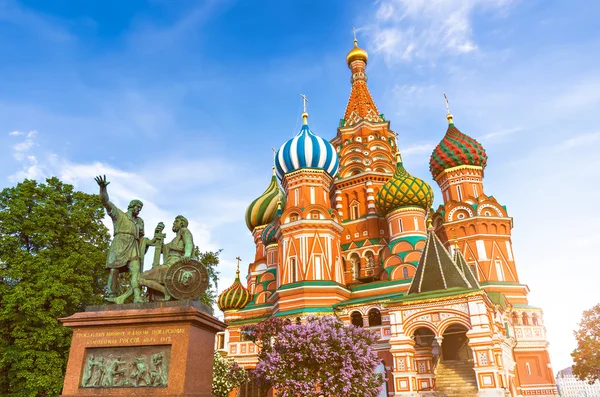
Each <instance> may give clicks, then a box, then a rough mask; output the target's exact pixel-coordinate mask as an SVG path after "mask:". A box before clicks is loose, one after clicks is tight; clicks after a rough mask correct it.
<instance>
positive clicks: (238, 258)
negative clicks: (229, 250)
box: [235, 256, 242, 270]
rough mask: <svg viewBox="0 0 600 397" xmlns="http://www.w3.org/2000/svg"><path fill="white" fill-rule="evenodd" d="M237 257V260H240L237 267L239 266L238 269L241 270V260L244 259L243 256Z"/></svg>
mask: <svg viewBox="0 0 600 397" xmlns="http://www.w3.org/2000/svg"><path fill="white" fill-rule="evenodd" d="M235 259H237V261H238V264H237V268H238V270H240V262H241V261H242V258H240V257H239V256H238V257H237V258H235Z"/></svg>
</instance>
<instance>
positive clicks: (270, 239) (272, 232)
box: [261, 202, 283, 246]
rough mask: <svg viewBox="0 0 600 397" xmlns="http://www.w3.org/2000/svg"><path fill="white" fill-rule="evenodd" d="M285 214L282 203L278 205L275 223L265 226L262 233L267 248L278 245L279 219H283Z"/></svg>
mask: <svg viewBox="0 0 600 397" xmlns="http://www.w3.org/2000/svg"><path fill="white" fill-rule="evenodd" d="M282 213H283V209H282V204H281V202H279V203H277V211H275V217H274V218H273V221H272V222H271V223H269V224H268V225H267V226H265V228H264V230H263V232H262V236H261V237H262V241H263V244H264V245H265V246H267V245H269V244H274V243H277V238H276V235H277V229H278V228H279V219H280V218H281V214H282Z"/></svg>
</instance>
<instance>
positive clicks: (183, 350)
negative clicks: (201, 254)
mask: <svg viewBox="0 0 600 397" xmlns="http://www.w3.org/2000/svg"><path fill="white" fill-rule="evenodd" d="M91 310H92V311H86V312H82V313H76V314H74V315H72V316H70V317H67V318H63V319H61V321H62V323H63V325H64V326H66V327H69V328H72V329H73V341H72V343H71V350H70V352H69V361H68V364H67V372H66V376H65V383H64V386H63V391H62V396H64V397H79V396H87V397H90V396H94V397H96V396H97V397H101V396H161V397H174V396H178V397H212V393H211V385H212V373H213V354H214V342H215V334H216V333H217V332H220V331H223V330H224V329H225V324H224V323H222V322H221V321H219V320H217V319H216V318H215V317H213V316H212V315H210V314H209V313H207V312H206V311H207V310H206V306H204V307H203V305H202V304H199V303H198V302H187V304H186V302H177V303H174V304H171V305H168V304H131V305H107V306H99V307H94V308H91ZM98 362H100V363H99V364H98Z"/></svg>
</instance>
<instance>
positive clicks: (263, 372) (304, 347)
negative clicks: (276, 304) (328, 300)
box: [243, 316, 384, 397]
mask: <svg viewBox="0 0 600 397" xmlns="http://www.w3.org/2000/svg"><path fill="white" fill-rule="evenodd" d="M243 332H245V333H246V334H247V335H249V337H250V338H251V339H255V340H256V342H257V344H259V346H260V348H261V352H260V354H259V362H258V364H257V366H256V369H255V372H254V373H255V374H256V376H258V377H259V378H262V379H263V380H264V381H266V383H267V384H270V385H272V386H273V387H275V388H276V389H277V391H278V393H279V394H278V396H281V397H296V396H303V397H319V396H325V397H330V396H345V397H376V396H377V395H378V394H379V392H380V391H381V386H382V384H383V381H384V379H383V377H382V375H381V374H376V373H375V369H376V367H377V365H378V364H379V362H380V359H379V358H378V356H377V353H376V352H375V351H374V349H373V346H374V345H375V343H376V341H377V336H376V335H375V334H374V333H373V332H372V331H370V330H367V329H363V328H359V327H355V326H353V325H346V324H344V323H343V322H341V321H340V320H338V319H337V318H335V317H333V316H324V317H315V316H311V317H309V318H308V319H307V321H306V323H301V324H294V323H291V322H286V321H285V320H281V319H278V318H272V319H268V320H265V321H264V322H262V323H260V324H258V325H257V326H249V327H245V328H244V329H243Z"/></svg>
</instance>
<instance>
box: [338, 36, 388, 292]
mask: <svg viewBox="0 0 600 397" xmlns="http://www.w3.org/2000/svg"><path fill="white" fill-rule="evenodd" d="M367 61H368V55H367V52H366V51H365V50H363V49H362V48H360V47H358V42H357V40H356V39H354V48H353V49H352V50H351V51H350V52H349V53H348V55H347V57H346V62H347V64H348V67H349V68H350V71H351V77H350V83H351V84H352V89H351V91H350V98H349V99H348V104H347V105H346V111H345V113H344V118H343V119H341V120H340V124H339V128H338V130H337V134H336V137H335V138H333V139H332V140H331V144H332V145H333V146H334V147H335V149H336V152H337V153H338V156H339V159H340V171H339V175H338V177H337V179H336V180H335V190H334V195H333V200H334V203H335V210H336V212H337V214H338V216H339V217H340V219H341V222H342V225H343V226H344V230H343V232H342V249H343V257H344V262H345V269H344V277H345V281H346V283H347V284H352V283H357V282H361V281H363V282H364V281H373V280H378V279H380V277H381V275H382V274H381V273H382V271H383V264H382V262H383V255H384V253H383V250H384V249H385V248H386V246H387V243H388V242H389V233H388V226H387V222H386V220H385V218H383V217H382V216H381V215H379V214H377V211H376V207H375V194H376V193H377V191H378V190H379V189H380V188H381V187H382V186H383V184H384V183H385V182H387V181H388V180H389V179H390V178H391V177H392V175H393V173H394V169H395V161H394V154H395V153H396V151H397V148H396V134H395V133H394V132H393V131H392V130H391V129H390V123H389V121H387V120H385V117H384V116H383V114H380V113H379V111H378V110H377V106H376V105H375V102H374V101H373V98H372V97H371V93H370V92H369V88H368V87H367V75H366V74H365V69H366V66H367Z"/></svg>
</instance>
